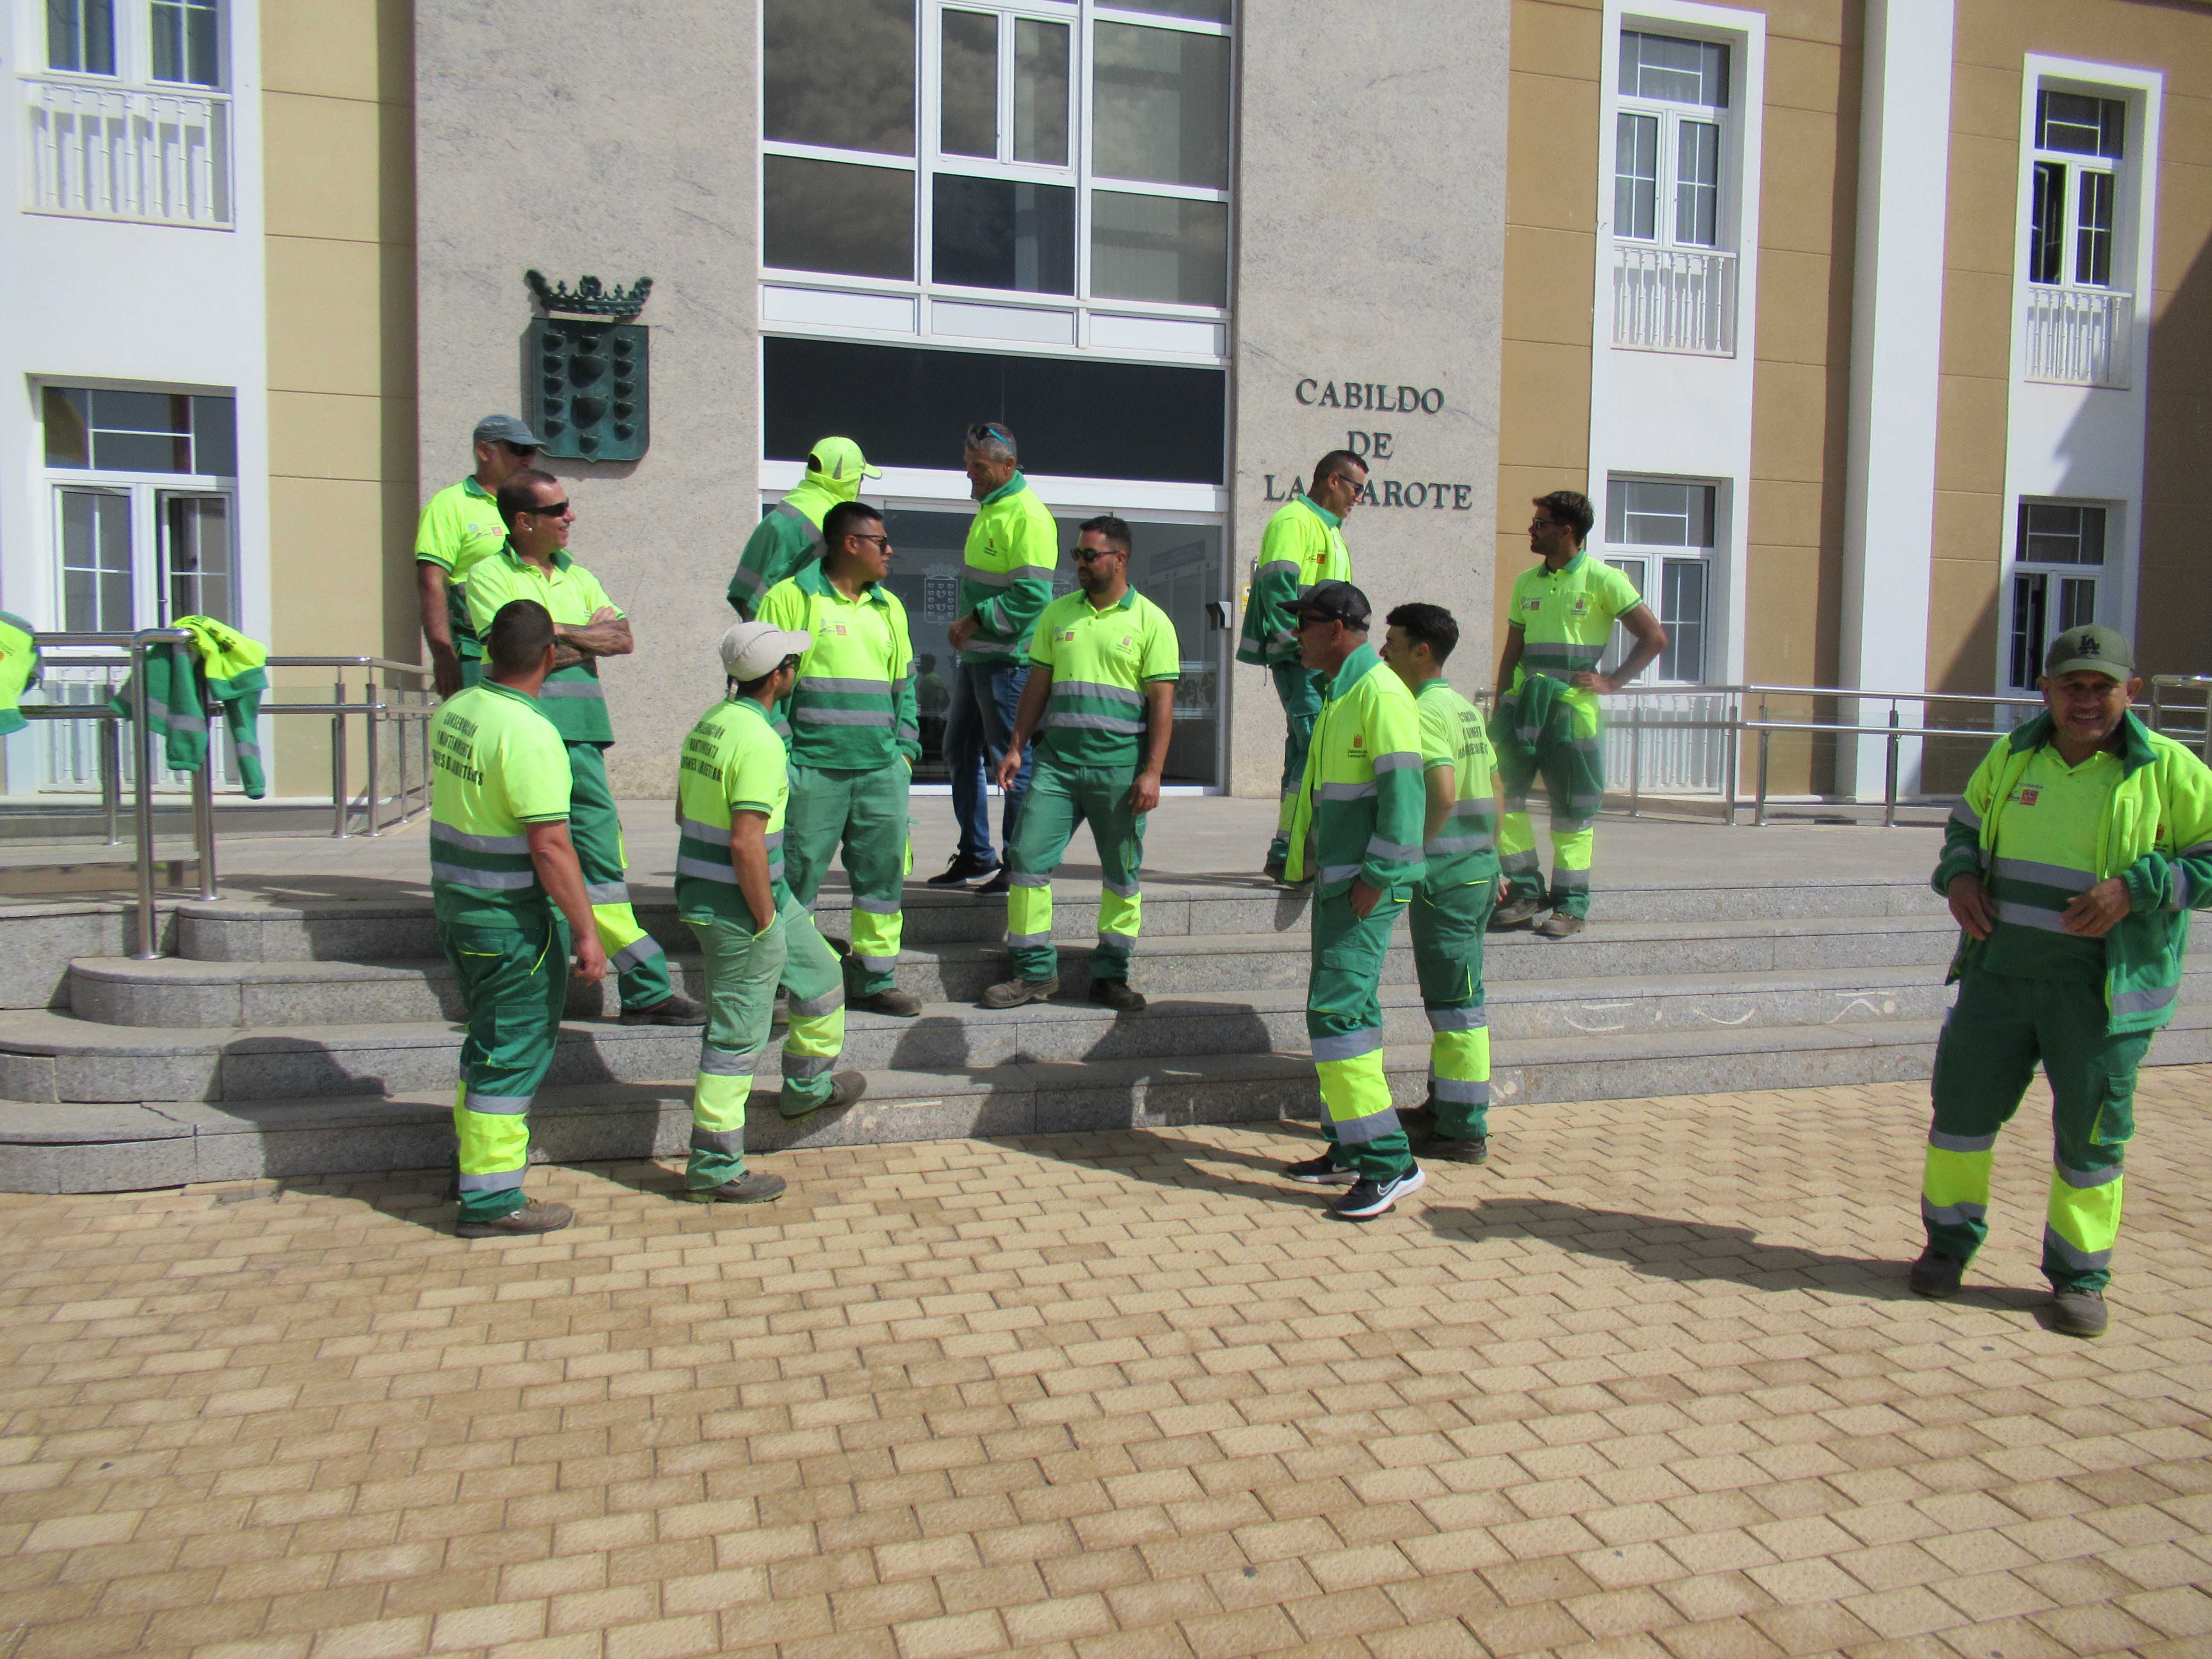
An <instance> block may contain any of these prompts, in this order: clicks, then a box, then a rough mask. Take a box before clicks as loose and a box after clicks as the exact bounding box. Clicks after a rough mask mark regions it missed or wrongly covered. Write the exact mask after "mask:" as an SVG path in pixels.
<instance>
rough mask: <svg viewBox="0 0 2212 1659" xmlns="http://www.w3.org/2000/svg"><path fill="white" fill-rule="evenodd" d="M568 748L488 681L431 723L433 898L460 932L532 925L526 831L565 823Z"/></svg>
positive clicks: (533, 889) (512, 693) (535, 912)
mask: <svg viewBox="0 0 2212 1659" xmlns="http://www.w3.org/2000/svg"><path fill="white" fill-rule="evenodd" d="M568 787H569V774H568V749H567V747H566V746H565V745H564V744H562V741H561V734H560V733H559V732H556V731H555V730H554V729H553V726H552V723H551V722H550V721H549V720H547V719H546V718H545V716H544V714H542V713H541V712H539V709H538V704H537V702H535V701H533V700H532V699H531V698H529V697H526V696H523V695H522V693H521V692H520V691H516V690H511V689H509V688H508V687H507V686H504V685H500V684H495V683H494V682H492V681H490V680H484V681H482V682H480V683H479V684H476V685H472V686H471V687H470V688H469V689H468V690H465V691H463V692H461V693H460V694H459V696H453V697H451V698H448V699H447V701H446V702H445V704H444V705H443V706H442V707H441V708H439V710H438V712H437V714H435V716H433V717H432V719H431V721H430V896H431V902H432V904H433V906H434V907H435V911H436V915H437V918H438V920H439V921H441V922H443V923H446V924H447V926H449V927H520V926H523V925H525V924H530V925H535V924H536V923H537V922H538V921H539V919H540V917H541V915H542V913H543V911H544V907H545V903H546V894H545V890H544V887H543V886H542V885H541V884H539V882H538V867H537V866H535V865H534V864H532V862H531V860H530V836H529V833H528V826H530V825H531V824H533V823H559V822H561V821H562V820H563V819H565V818H566V817H568Z"/></svg>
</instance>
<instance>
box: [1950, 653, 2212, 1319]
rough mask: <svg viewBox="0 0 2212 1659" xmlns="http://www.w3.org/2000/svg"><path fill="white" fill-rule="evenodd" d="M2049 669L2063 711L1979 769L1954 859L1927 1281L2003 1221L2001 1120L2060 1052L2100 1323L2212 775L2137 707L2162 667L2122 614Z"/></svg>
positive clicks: (2050, 1226)
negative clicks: (1999, 1215)
mask: <svg viewBox="0 0 2212 1659" xmlns="http://www.w3.org/2000/svg"><path fill="white" fill-rule="evenodd" d="M2039 684H2040V688H2041V690H2042V692H2043V702H2044V712H2043V713H2042V714H2039V715H2037V716H2036V717H2035V718H2034V719H2033V720H2030V721H2029V722H2028V723H2027V725H2025V726H2021V727H2020V728H2019V729H2018V730H2017V731H2015V732H2012V733H2010V734H2009V735H2008V736H2007V737H2004V738H2000V739H1999V740H1998V741H1997V744H1996V747H1994V748H1993V749H1991V750H1990V752H1989V755H1988V757H1987V758H1985V759H1984V761H1983V762H1982V763H1981V765H1980V766H1979V767H1978V768H1976V769H1975V771H1974V775H1973V777H1972V779H1971V780H1970V781H1968V783H1967V785H1966V797H1965V799H1962V800H1961V801H1960V804H1959V805H1957V806H1956V807H1955V808H1954V809H1953V810H1952V813H1951V820H1950V823H1948V825H1947V826H1946V827H1945V829H1944V832H1943V856H1942V861H1941V862H1940V863H1938V864H1937V865H1936V877H1935V888H1936V891H1937V892H1939V893H1942V895H1944V896H1945V897H1946V898H1948V900H1949V901H1950V904H1951V914H1952V915H1954V916H1955V917H1956V918H1957V919H1958V922H1959V926H1960V929H1961V930H1962V937H1961V938H1960V942H1959V951H1958V955H1957V956H1956V957H1954V961H1953V965H1952V970H1951V976H1952V977H1953V978H1954V979H1955V980H1956V981H1958V984H1959V997H1958V1001H1957V1003H1956V1004H1955V1005H1954V1006H1953V1008H1952V1010H1951V1015H1950V1018H1949V1019H1948V1020H1947V1021H1946V1022H1945V1024H1944V1026H1943V1035H1942V1038H1941V1039H1940V1040H1939V1042H1937V1044H1936V1085H1935V1097H1936V1120H1935V1123H1934V1125H1933V1126H1932V1127H1930V1129H1929V1134H1928V1152H1927V1158H1926V1163H1925V1166H1924V1170H1923V1175H1922V1177H1921V1188H1920V1214H1921V1219H1922V1221H1923V1225H1925V1226H1926V1228H1927V1232H1928V1247H1927V1249H1925V1250H1923V1252H1922V1253H1921V1255H1920V1259H1919V1260H1918V1261H1915V1262H1914V1263H1913V1264H1912V1272H1911V1286H1912V1288H1913V1289H1914V1290H1915V1291H1918V1292H1919V1293H1920V1294H1921V1295H1922V1296H1929V1297H1948V1296H1954V1295H1956V1294H1957V1293H1958V1291H1959V1287H1960V1283H1961V1281H1962V1279H1963V1278H1964V1276H1965V1273H1966V1263H1967V1262H1968V1261H1971V1260H1972V1257H1973V1255H1974V1252H1975V1251H1976V1250H1977V1249H1979V1248H1980V1246H1981V1243H1982V1241H1983V1239H1984V1237H1987V1236H1988V1232H1989V1226H1988V1222H1987V1220H1986V1217H1987V1214H1988V1211H1989V1202H1990V1164H1991V1163H1992V1162H1993V1160H1994V1159H1995V1157H1996V1139H1997V1132H1998V1131H1999V1130H2000V1129H2002V1127H2004V1125H2005V1124H2006V1123H2007V1122H2008V1121H2010V1120H2011V1118H2012V1115H2013V1114H2014V1113H2015V1111H2017V1110H2018V1109H2019V1108H2020V1103H2021V1097H2022V1095H2024V1094H2025V1093H2026V1092H2027V1085H2028V1084H2029V1082H2030V1081H2031V1080H2032V1079H2033V1077H2034V1074H2035V1068H2036V1065H2037V1062H2038V1061H2040V1062H2041V1063H2042V1066H2043V1070H2044V1073H2045V1076H2047V1077H2048V1078H2049V1079H2051V1138H2052V1140H2053V1143H2054V1146H2053V1157H2052V1159H2051V1198H2050V1205H2049V1208H2048V1212H2047V1214H2046V1217H2045V1225H2044V1229H2043V1273H2044V1277H2045V1278H2046V1279H2049V1280H2050V1281H2051V1291H2052V1298H2053V1299H2052V1302H2051V1316H2050V1318H2051V1327H2052V1328H2054V1329H2056V1330H2058V1331H2062V1332H2063V1333H2064V1334H2067V1335H2069V1336H2082V1337H2093V1336H2100V1335H2102V1334H2104V1330H2105V1328H2106V1322H2107V1320H2108V1317H2109V1316H2108V1315H2107V1313H2106V1307H2105V1288H2106V1285H2107V1284H2108V1283H2109V1281H2110V1280H2111V1279H2112V1250H2113V1247H2114V1245H2115V1244H2116V1243H2118V1239H2119V1232H2120V1200H2121V1195H2122V1188H2123V1187H2124V1181H2123V1178H2122V1166H2123V1164H2124V1161H2125V1158H2126V1156H2127V1145H2128V1141H2129V1139H2130V1137H2131V1136H2132V1135H2133V1134H2134V1133H2135V1115H2134V1099H2135V1082H2136V1067H2137V1066H2139V1065H2140V1064H2141V1063H2142V1058H2143V1055H2144V1054H2145V1052H2146V1051H2148V1048H2150V1042H2151V1036H2152V1035H2153V1033H2154V1032H2155V1031H2156V1030H2158V1028H2159V1027H2160V1026H2161V1025H2163V1024H2166V1021H2167V1020H2169V1019H2171V1018H2172V1017H2173V1009H2174V1003H2175V999H2176V996H2177V994H2178V993H2179V990H2180V988H2181V972H2182V962H2183V958H2184V957H2185V954H2186V952H2187V951H2188V949H2189V913H2190V911H2191V909H2202V908H2206V907H2208V906H2212V770H2208V769H2206V767H2205V765H2204V763H2203V762H2202V761H2200V760H2198V759H2197V757H2196V756H2194V755H2192V754H2191V753H2190V752H2189V750H2186V749H2185V748H2183V747H2182V746H2181V745H2180V744H2178V743H2176V742H2175V741H2174V740H2173V739H2172V738H2168V737H2165V736H2162V735H2160V733H2158V732H2153V731H2151V730H2149V729H2148V727H2146V726H2144V725H2143V724H2142V721H2140V720H2137V719H2136V717H2135V716H2134V715H2133V714H2130V713H2129V712H2128V705H2129V704H2130V702H2133V701H2134V699H2135V696H2136V692H2138V691H2139V690H2142V680H2141V678H2138V677H2137V675H2136V661H2135V652H2134V651H2133V649H2132V648H2131V647H2130V646H2129V644H2128V641H2126V640H2125V639H2124V638H2123V637H2122V636H2121V635H2119V634H2118V632H2117V631H2115V630H2114V629H2110V628H2100V627H2097V626H2095V625H2093V624H2092V625H2087V626H2083V627H2078V628H2069V629H2067V630H2066V631H2065V632H2064V633H2063V634H2061V635H2059V636H2058V637H2057V639H2056V640H2054V641H2051V649H2050V651H2049V653H2047V654H2046V655H2045V659H2044V670H2043V678H2042V680H2041V681H2040V682H2039Z"/></svg>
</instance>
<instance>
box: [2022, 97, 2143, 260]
mask: <svg viewBox="0 0 2212 1659" xmlns="http://www.w3.org/2000/svg"><path fill="white" fill-rule="evenodd" d="M2046 92H2057V93H2069V94H2074V95H2075V96H2077V97H2082V98H2094V99H2096V100H2099V101H2100V102H2104V103H2114V104H2118V105H2119V106H2120V109H2121V112H2122V114H2121V120H2122V128H2121V144H2120V154H2119V155H2118V156H2117V157H2112V156H2103V155H2082V154H2081V153H2079V152H2078V151H2075V150H2061V149H2041V148H2039V147H2038V148H2034V149H2033V152H2032V154H2031V155H2030V156H2029V158H2028V179H2029V187H2028V206H2027V219H2026V221H2025V222H2023V223H2022V225H2021V257H2022V258H2027V251H2028V248H2029V246H2030V238H2031V237H2032V236H2033V232H2034V215H2035V206H2034V179H2035V175H2036V172H2037V170H2038V168H2039V167H2040V166H2043V165H2051V166H2056V167H2063V168H2064V169H2065V170H2066V174H2065V177H2066V182H2065V185H2064V186H2063V189H2062V190H2061V192H2060V194H2061V197H2062V198H2063V199H2062V204H2061V205H2062V208H2063V211H2062V213H2061V215H2060V219H2061V222H2062V224H2063V232H2062V235H2063V243H2062V245H2061V246H2060V249H2059V261H2058V264H2059V274H2058V276H2057V279H2056V280H2055V281H2051V282H2044V281H2040V280H2039V279H2038V278H2037V277H2036V276H2034V274H2033V270H2032V269H2031V270H2030V274H2029V281H2031V282H2033V283H2036V285H2037V286H2038V287H2039V288H2070V289H2083V290H2086V291H2087V292H2090V293H2095V294H2103V293H2111V292H2115V291H2124V290H2127V289H2132V288H2133V287H2134V286H2135V272H2134V270H2133V269H2132V267H2133V265H2134V260H2133V258H2132V257H2131V255H2132V253H2133V240H2134V239H2133V238H2132V236H2131V235H2130V234H2129V233H2130V228H2132V224H2133V221H2134V214H2135V205H2136V204H2135V200H2134V196H2135V192H2134V191H2133V190H2132V189H2131V188H2130V186H2131V185H2133V183H2134V177H2133V175H2134V173H2135V169H2134V168H2133V167H2131V166H2130V162H2131V161H2132V160H2133V157H2134V154H2135V152H2136V150H2137V149H2140V148H2141V145H2142V130H2141V129H2142V109H2141V107H2140V106H2139V105H2138V104H2137V103H2136V100H2131V99H2130V97H2129V96H2128V93H2127V89H2126V88H2122V87H2098V86H2085V85H2081V84H2080V83H2078V82H2068V81H2063V80H2061V79H2059V78H2057V77H2056V76H2039V77H2038V78H2037V80H2036V81H2035V82H2034V83H2033V85H2032V86H2031V88H2029V93H2028V135H2029V139H2030V143H2031V144H2033V139H2034V135H2035V131H2036V128H2037V125H2038V123H2037V121H2036V118H2035V109H2036V106H2037V105H2038V104H2039V103H2040V102H2041V101H2042V100H2041V94H2044V93H2046ZM2130 141H2132V142H2130ZM2086 173H2101V174H2103V175H2104V176H2105V177H2106V178H2108V179H2111V180H2112V228H2111V231H2110V236H2111V240H2112V246H2111V250H2110V256H2109V258H2108V260H2107V270H2106V280H2105V281H2103V282H2101V283H2098V282H2091V281H2087V280H2086V279H2085V278H2084V277H2083V276H2081V270H2080V250H2081V179H2082V176H2083V175H2084V174H2086Z"/></svg>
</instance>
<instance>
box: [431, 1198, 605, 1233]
mask: <svg viewBox="0 0 2212 1659" xmlns="http://www.w3.org/2000/svg"><path fill="white" fill-rule="evenodd" d="M575 1218H576V1212H574V1210H572V1209H570V1208H569V1207H568V1206H567V1205H565V1204H540V1203H539V1202H538V1200H536V1199H534V1198H526V1199H524V1200H522V1207H521V1208H520V1209H519V1210H509V1211H508V1212H507V1213H506V1214H505V1215H501V1216H494V1217H493V1218H491V1219H490V1220H489V1221H467V1220H464V1221H461V1222H459V1223H457V1224H456V1225H454V1228H453V1232H454V1235H455V1236H456V1237H460V1238H528V1237H531V1236H532V1234H535V1233H557V1232H559V1231H561V1229H562V1228H563V1227H565V1226H567V1225H568V1224H569V1223H570V1222H572V1221H574V1219H575Z"/></svg>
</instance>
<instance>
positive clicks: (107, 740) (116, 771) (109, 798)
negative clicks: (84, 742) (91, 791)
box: [95, 719, 123, 847]
mask: <svg viewBox="0 0 2212 1659" xmlns="http://www.w3.org/2000/svg"><path fill="white" fill-rule="evenodd" d="M95 723H96V724H97V725H98V726H99V727H100V812H101V815H102V816H103V817H106V820H107V844H108V845H109V846H110V847H112V846H114V845H115V844H116V843H117V842H119V841H121V840H122V839H123V836H122V834H121V826H120V824H119V823H118V819H119V818H120V817H122V813H123V729H122V728H123V722H122V721H120V720H112V719H110V720H100V721H97V722H95Z"/></svg>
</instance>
